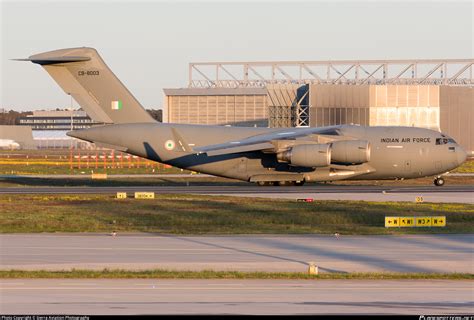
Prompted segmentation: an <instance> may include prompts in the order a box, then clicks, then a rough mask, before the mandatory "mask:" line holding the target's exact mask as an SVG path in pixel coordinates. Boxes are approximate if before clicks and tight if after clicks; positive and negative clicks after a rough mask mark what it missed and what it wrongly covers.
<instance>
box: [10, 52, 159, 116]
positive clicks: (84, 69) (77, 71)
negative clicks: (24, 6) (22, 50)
mask: <svg viewBox="0 0 474 320" xmlns="http://www.w3.org/2000/svg"><path fill="white" fill-rule="evenodd" d="M19 60H23V61H31V62H33V63H37V64H39V65H41V66H42V67H43V68H44V69H45V70H46V71H47V72H48V73H49V74H50V75H51V77H52V78H53V79H54V80H55V81H56V82H57V83H58V84H59V86H60V87H61V88H62V89H63V90H64V91H65V92H66V93H67V94H70V95H71V96H72V97H73V98H74V100H76V101H77V103H79V105H80V106H81V107H82V108H83V109H84V111H86V113H87V114H88V115H89V116H90V117H91V118H92V119H93V120H95V121H98V122H102V123H107V124H108V123H137V122H155V120H154V119H153V118H152V117H151V116H150V115H149V114H148V112H147V111H146V110H145V109H144V108H143V107H142V105H141V104H140V103H139V102H138V100H137V99H136V98H135V97H134V96H133V95H132V94H131V93H130V91H128V89H127V88H126V87H125V86H124V85H123V84H122V82H120V80H119V79H118V78H117V77H116V76H115V74H114V73H113V72H112V71H111V70H110V69H109V67H108V66H107V65H106V64H105V62H104V60H102V58H101V57H100V55H99V53H98V52H97V51H96V50H95V49H94V48H87V47H82V48H70V49H60V50H55V51H49V52H44V53H39V54H35V55H32V56H30V57H29V58H28V59H19Z"/></svg>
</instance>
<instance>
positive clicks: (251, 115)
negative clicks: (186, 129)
mask: <svg viewBox="0 0 474 320" xmlns="http://www.w3.org/2000/svg"><path fill="white" fill-rule="evenodd" d="M166 98H167V111H168V119H169V122H172V123H190V124H207V125H226V124H230V125H250V126H252V125H254V124H256V125H258V126H266V125H267V123H268V103H267V96H266V95H219V96H217V95H199V96H193V95H180V96H167V97H166Z"/></svg>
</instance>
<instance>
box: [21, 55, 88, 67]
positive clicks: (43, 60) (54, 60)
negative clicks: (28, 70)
mask: <svg viewBox="0 0 474 320" xmlns="http://www.w3.org/2000/svg"><path fill="white" fill-rule="evenodd" d="M90 59H91V58H90V57H47V58H43V57H42V58H39V57H38V58H35V56H31V57H29V58H27V59H13V60H15V61H31V62H33V63H37V64H40V65H42V66H44V65H49V64H58V63H69V62H83V61H89V60H90Z"/></svg>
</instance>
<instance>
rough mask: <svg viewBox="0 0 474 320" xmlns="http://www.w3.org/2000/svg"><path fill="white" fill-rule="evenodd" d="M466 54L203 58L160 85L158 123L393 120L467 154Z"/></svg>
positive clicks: (473, 109)
mask: <svg viewBox="0 0 474 320" xmlns="http://www.w3.org/2000/svg"><path fill="white" fill-rule="evenodd" d="M473 64H474V59H444V60H370V61H279V62H278V61H277V62H206V63H190V64H189V81H188V87H187V88H182V89H165V90H164V94H165V99H164V101H165V103H164V117H163V119H164V121H165V122H174V123H194V124H208V125H233V126H269V127H301V126H328V125H337V124H350V123H353V124H360V125H371V126H376V125H382V126H383V125H401V126H417V127H425V128H430V129H435V130H441V131H443V132H444V133H446V134H448V135H450V136H452V137H453V138H454V139H455V140H456V141H458V142H459V143H460V144H461V145H462V146H463V147H464V148H465V149H466V150H468V152H470V153H471V154H474V130H473V128H472V126H473V123H474V80H473Z"/></svg>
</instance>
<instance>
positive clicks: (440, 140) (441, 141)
mask: <svg viewBox="0 0 474 320" xmlns="http://www.w3.org/2000/svg"><path fill="white" fill-rule="evenodd" d="M448 143H456V141H454V139H451V138H436V144H437V145H442V144H448Z"/></svg>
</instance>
